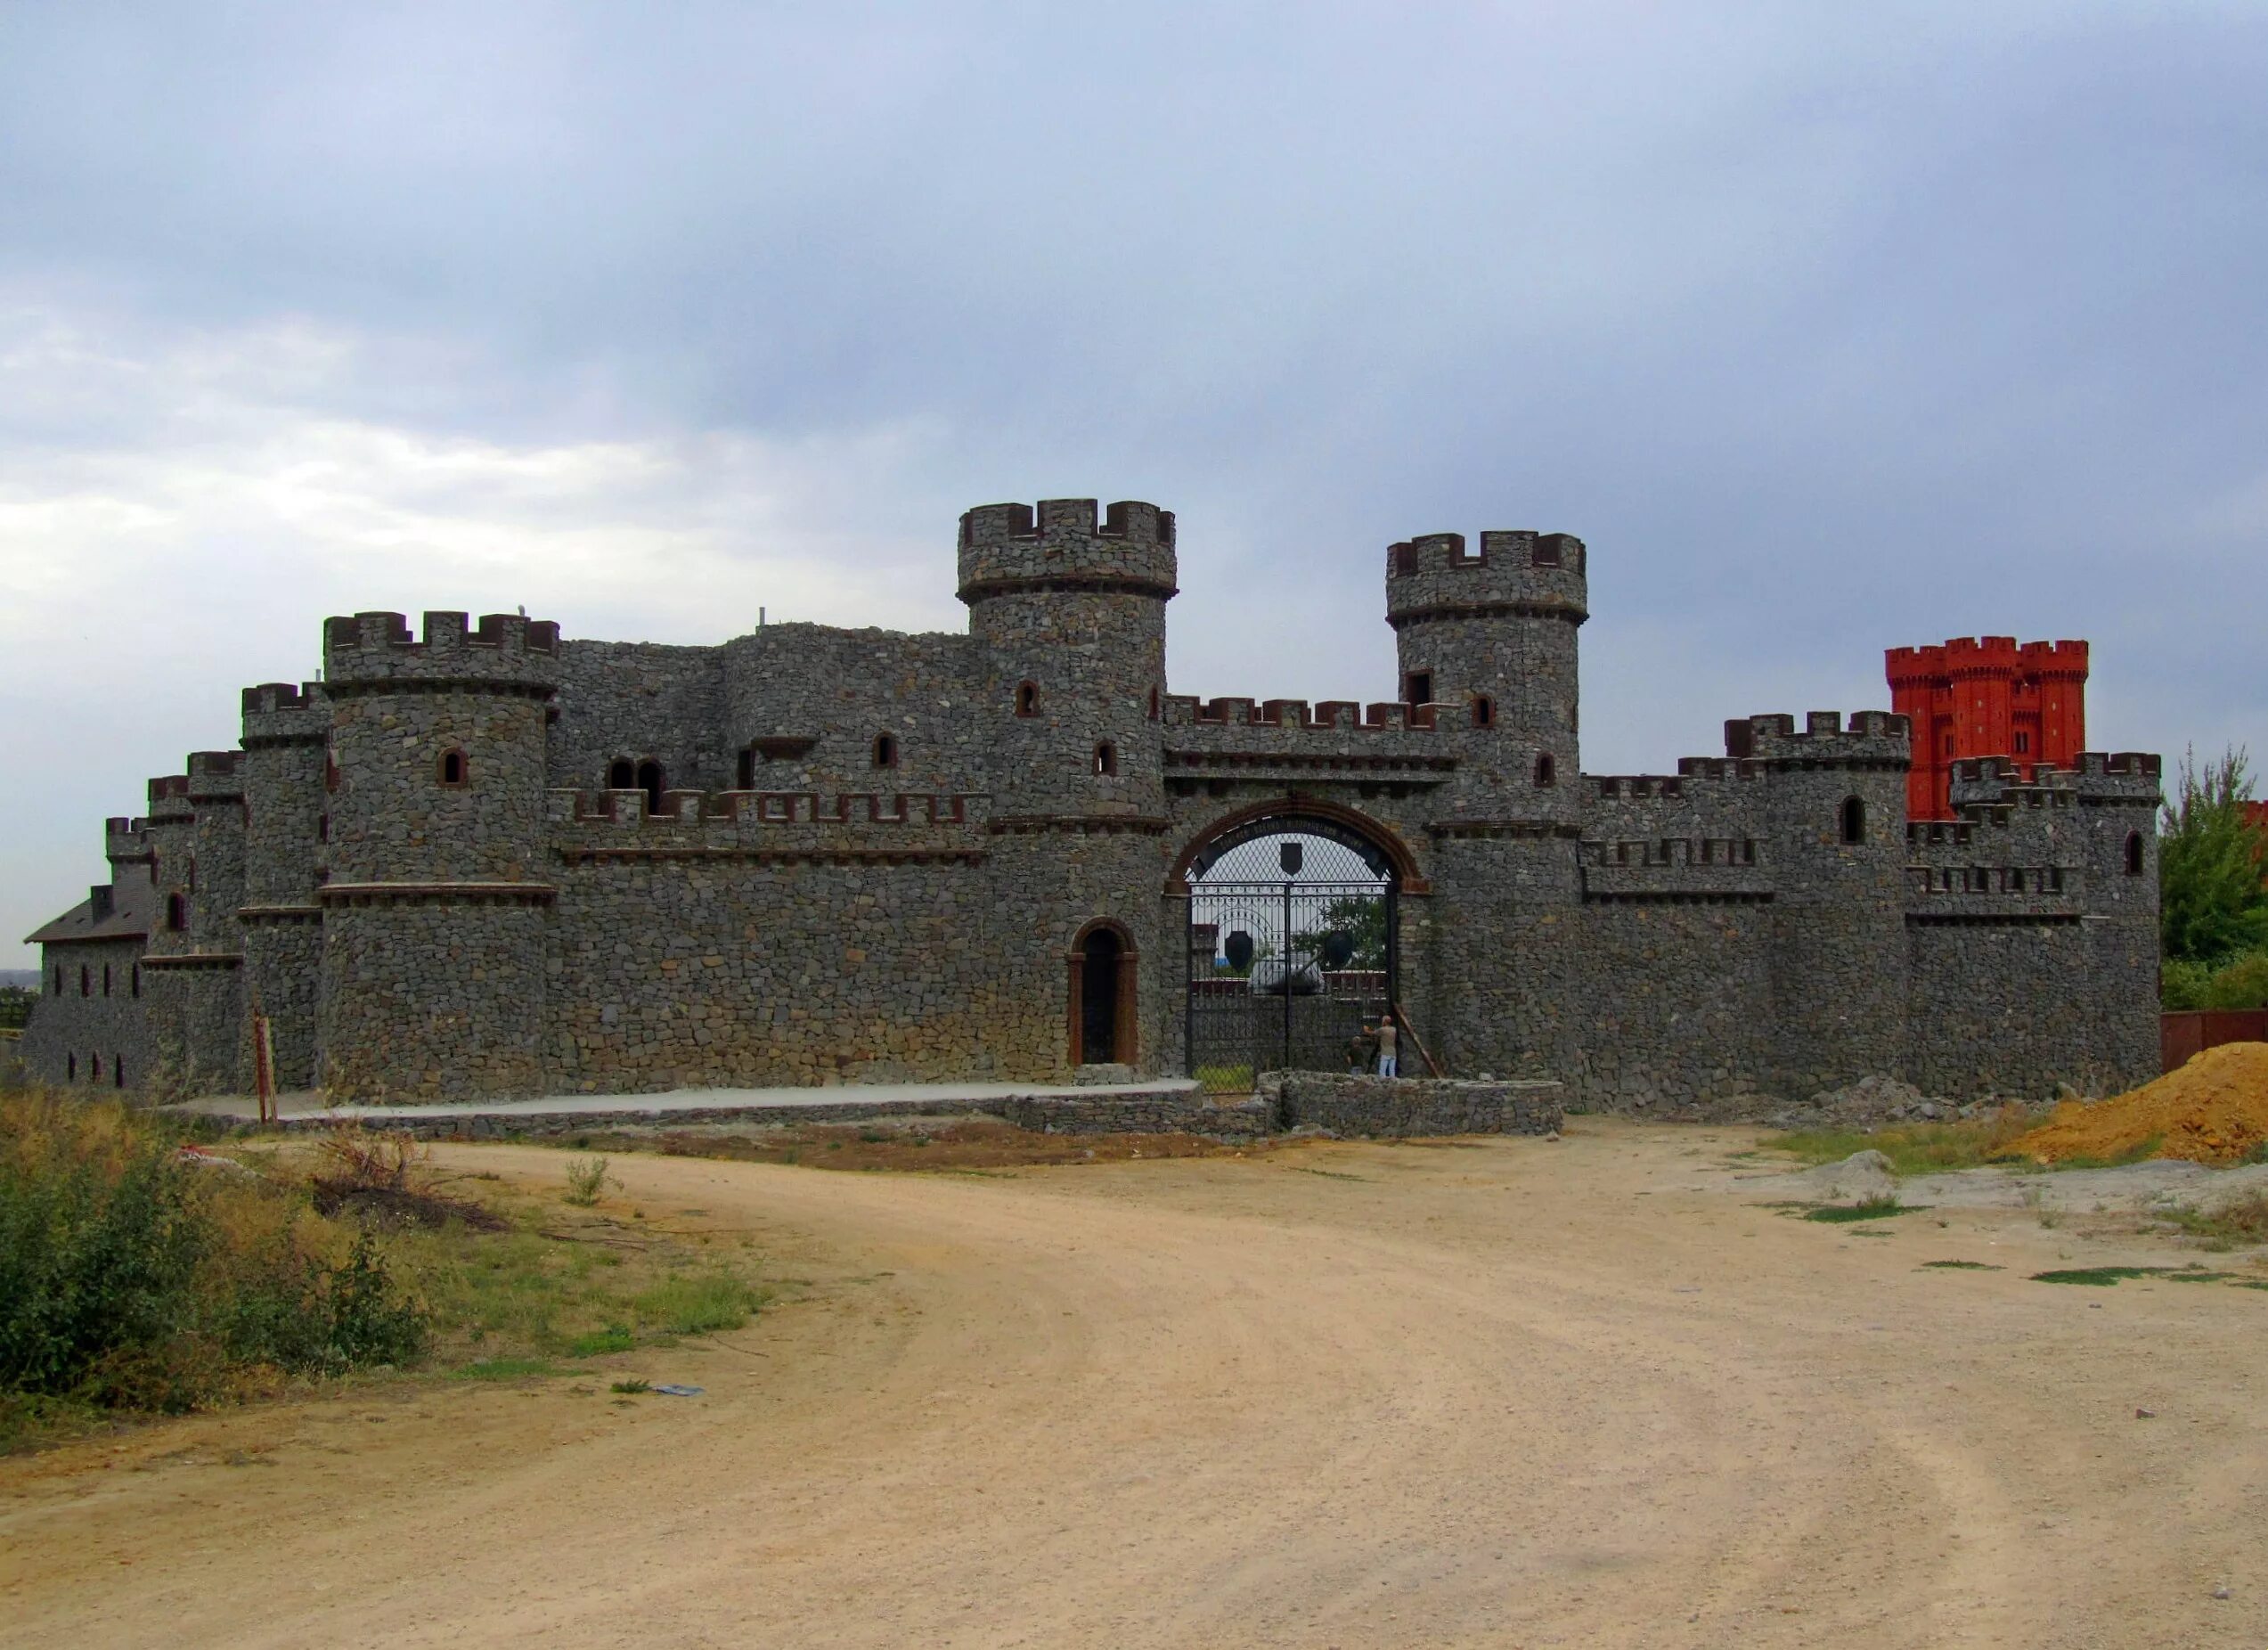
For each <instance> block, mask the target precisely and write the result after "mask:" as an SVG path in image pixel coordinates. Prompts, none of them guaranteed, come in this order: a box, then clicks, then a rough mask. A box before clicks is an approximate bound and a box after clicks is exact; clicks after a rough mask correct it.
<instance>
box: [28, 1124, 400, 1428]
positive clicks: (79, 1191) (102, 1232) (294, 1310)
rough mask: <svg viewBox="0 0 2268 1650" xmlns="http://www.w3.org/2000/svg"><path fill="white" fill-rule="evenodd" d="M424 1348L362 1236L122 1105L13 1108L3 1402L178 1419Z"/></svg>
mask: <svg viewBox="0 0 2268 1650" xmlns="http://www.w3.org/2000/svg"><path fill="white" fill-rule="evenodd" d="M425 1340H426V1318H425V1312H424V1309H423V1306H422V1304H421V1303H419V1302H417V1301H415V1300H412V1299H411V1298H410V1297H409V1296H408V1295H406V1294H405V1293H404V1291H403V1290H402V1289H401V1288H400V1287H399V1286H398V1285H397V1283H396V1280H395V1278H394V1277H393V1275H392V1273H391V1272H390V1271H389V1270H388V1267H387V1265H386V1262H385V1259H384V1257H383V1255H382V1254H380V1253H379V1249H378V1247H377V1245H376V1243H375V1242H374V1240H373V1239H371V1238H370V1236H369V1235H368V1234H366V1233H357V1232H355V1230H353V1229H350V1228H348V1227H346V1226H343V1225H340V1224H338V1223H336V1222H333V1221H328V1220H325V1219H323V1218H322V1216H320V1215H318V1214H317V1213H314V1209H313V1208H312V1207H310V1205H309V1204H308V1200H307V1197H306V1192H305V1191H304V1190H303V1189H300V1188H294V1187H290V1186H284V1185H280V1184H278V1183H276V1182H273V1181H270V1180H265V1179H264V1178H263V1177H262V1176H260V1175H258V1174H256V1173H254V1172H251V1171H249V1170H248V1169H244V1168H242V1167H241V1166H240V1165H238V1164H233V1163H230V1162H227V1161H226V1160H224V1159H205V1160H200V1159H197V1158H195V1157H192V1156H186V1155H184V1153H183V1152H182V1151H181V1149H180V1148H179V1144H178V1136H177V1135H176V1134H175V1132H173V1131H170V1130H169V1129H168V1128H167V1126H166V1125H164V1124H162V1123H157V1122H154V1121H152V1120H151V1119H149V1118H148V1117H147V1116H145V1115H135V1114H133V1113H130V1112H128V1111H127V1110H126V1108H125V1107H122V1106H118V1105H116V1104H105V1103H100V1102H95V1103H89V1102H86V1101H80V1100H72V1099H62V1098H61V1097H58V1096H55V1095H52V1094H46V1093H37V1092H35V1093H29V1094H25V1095H22V1096H18V1097H12V1098H10V1099H5V1100H0V1393H5V1394H10V1395H22V1394H30V1395H34V1396H37V1397H41V1398H62V1399H69V1400H73V1401H83V1402H89V1403H94V1404H99V1405H105V1406H110V1407H118V1408H131V1409H167V1410H178V1409H191V1408H194V1407H196V1406H197V1405H199V1404H201V1403H206V1402H209V1401H216V1400H218V1399H221V1398H224V1397H227V1396H230V1395H232V1394H234V1393H240V1392H243V1391H247V1390H250V1389H252V1388H254V1387H257V1385H261V1384H262V1383H263V1382H264V1381H265V1380H270V1379H273V1376H275V1375H276V1374H278V1373H286V1374H295V1375H330V1374H338V1373H340V1372H342V1371H345V1370H347V1369H351V1368H357V1367H362V1366H367V1365H371V1364H380V1363H400V1362H403V1361H404V1360H408V1359H410V1358H412V1357H414V1356H416V1355H417V1354H418V1353H419V1352H420V1351H421V1350H422V1349H423V1346H424V1344H425Z"/></svg>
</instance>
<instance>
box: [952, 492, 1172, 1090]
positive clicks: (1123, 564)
mask: <svg viewBox="0 0 2268 1650" xmlns="http://www.w3.org/2000/svg"><path fill="white" fill-rule="evenodd" d="M1174 577H1175V568H1174V546H1173V517H1172V515H1171V512H1170V511H1163V510H1160V509H1158V508H1157V507H1156V506H1155V505H1154V504H1144V503H1137V502H1121V503H1116V504H1113V505H1112V506H1110V508H1109V510H1108V511H1105V512H1103V513H1102V515H1101V517H1100V519H1099V520H1098V519H1097V511H1096V504H1095V501H1094V500H1093V499H1043V500H1041V501H1040V505H1039V508H1038V509H1037V510H1036V511H1035V510H1033V509H1032V506H1030V505H1027V504H988V505H983V506H981V507H979V508H978V509H975V510H972V511H969V512H968V513H967V514H966V515H964V516H963V517H962V518H961V526H960V599H961V600H963V601H965V602H967V604H968V612H969V632H970V635H971V637H972V640H973V642H974V645H975V659H974V664H973V673H972V690H973V691H974V693H975V696H976V703H975V707H973V715H974V716H975V718H976V719H977V720H978V721H979V722H980V723H984V724H987V726H988V727H989V728H990V730H991V749H992V752H993V760H994V763H995V764H996V765H995V767H994V769H993V772H992V774H991V794H992V801H991V813H992V818H991V831H992V837H993V850H992V854H991V867H992V874H993V890H994V893H993V905H992V912H993V915H992V921H993V923H994V925H995V928H996V934H997V936H998V954H999V955H1000V956H1001V957H1002V958H1003V960H1005V962H1006V965H1007V967H1006V969H1005V972H1004V975H1003V984H1002V987H1001V993H1002V995H1001V1001H1000V1002H999V1005H998V1007H997V1010H996V1012H995V1014H994V1016H993V1033H994V1035H993V1036H992V1038H991V1041H992V1046H993V1047H994V1050H995V1054H994V1058H995V1060H996V1063H997V1065H998V1067H999V1071H1000V1074H1002V1075H1008V1076H1017V1077H1024V1076H1034V1075H1041V1074H1051V1073H1056V1072H1060V1071H1062V1070H1064V1069H1065V1067H1067V1066H1074V1065H1079V1064H1086V1065H1121V1066H1133V1067H1136V1068H1146V1067H1147V1066H1150V1065H1151V1064H1152V1063H1153V1062H1154V1060H1155V1059H1156V1058H1159V1056H1160V1055H1161V1053H1162V1051H1163V1049H1164V1046H1165V1040H1164V1035H1163V1028H1164V1017H1165V1016H1166V1014H1167V1013H1168V1012H1169V1011H1171V1009H1173V1008H1175V1007H1178V1005H1176V1004H1170V1003H1169V1002H1168V1001H1167V983H1168V981H1169V978H1170V977H1171V973H1172V971H1171V969H1169V968H1168V967H1167V966H1166V964H1167V959H1168V958H1169V956H1170V955H1171V954H1173V953H1174V952H1176V945H1171V944H1167V943H1164V941H1163V937H1162V935H1160V933H1159V921H1160V919H1159V898H1158V887H1159V878H1160V877H1161V875H1162V874H1163V865H1162V863H1161V860H1160V848H1159V838H1160V837H1161V835H1162V834H1163V831H1164V829H1165V772H1164V766H1165V764H1164V741H1163V722H1162V720H1161V712H1162V707H1163V696H1164V692H1165V604H1166V602H1167V601H1168V600H1171V598H1172V596H1173V594H1174ZM1177 943H1178V942H1177Z"/></svg>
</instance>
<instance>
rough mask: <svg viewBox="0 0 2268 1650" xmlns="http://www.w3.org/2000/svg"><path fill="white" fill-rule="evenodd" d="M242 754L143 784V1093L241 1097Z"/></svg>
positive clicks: (200, 755)
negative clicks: (146, 788)
mask: <svg viewBox="0 0 2268 1650" xmlns="http://www.w3.org/2000/svg"><path fill="white" fill-rule="evenodd" d="M241 764H242V756H241V753H240V752H237V751H233V750H200V751H198V752H196V753H194V754H193V755H192V756H191V757H190V758H189V768H188V772H186V773H184V774H182V775H181V776H179V777H177V778H167V779H164V780H151V782H150V828H149V841H150V846H151V855H152V861H151V862H152V864H153V866H154V868H155V874H154V878H153V879H154V881H155V883H156V903H155V909H154V910H153V911H152V913H151V929H150V937H149V941H148V949H147V950H146V951H145V952H144V953H143V958H142V977H143V1001H145V1002H146V1003H147V1004H148V1008H147V1009H146V1013H147V1016H148V1023H149V1027H150V1048H151V1062H152V1064H151V1069H150V1072H149V1076H148V1086H149V1087H150V1088H151V1090H153V1091H155V1092H159V1093H161V1094H162V1093H167V1092H174V1093H183V1094H226V1093H231V1092H241V1090H242V1087H243V1084H244V1082H245V1079H246V1077H247V1076H248V1075H249V1073H248V1071H247V1069H246V1068H245V1066H244V1063H243V1062H244V1056H245V1053H246V1052H247V1050H246V1048H245V1045H244V1041H243V1006H244V982H243V973H242V968H243V961H244V957H243V945H242V941H241V931H240V928H239V927H238V922H237V916H236V912H237V908H238V906H240V905H241V904H242V903H243V894H244V780H243V774H242V772H241Z"/></svg>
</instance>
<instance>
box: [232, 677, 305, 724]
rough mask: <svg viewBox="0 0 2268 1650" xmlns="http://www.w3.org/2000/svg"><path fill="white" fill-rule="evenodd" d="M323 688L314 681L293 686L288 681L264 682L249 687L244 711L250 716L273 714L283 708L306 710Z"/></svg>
mask: <svg viewBox="0 0 2268 1650" xmlns="http://www.w3.org/2000/svg"><path fill="white" fill-rule="evenodd" d="M321 694H322V689H321V688H320V687H318V686H317V685H316V684H315V683H314V682H301V683H300V684H299V685H298V687H293V686H292V685H291V683H290V682H262V683H260V685H259V686H257V687H256V688H247V689H245V690H244V695H243V711H244V714H245V715H248V716H250V715H266V714H272V713H273V712H276V711H283V710H305V709H306V708H307V707H309V706H310V705H312V704H314V702H315V701H316V699H317V698H319V697H320V695H321Z"/></svg>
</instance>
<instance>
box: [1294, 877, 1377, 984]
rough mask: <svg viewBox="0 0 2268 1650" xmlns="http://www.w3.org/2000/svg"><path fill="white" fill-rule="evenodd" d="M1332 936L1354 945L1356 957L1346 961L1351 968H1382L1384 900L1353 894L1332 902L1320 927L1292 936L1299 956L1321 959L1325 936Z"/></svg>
mask: <svg viewBox="0 0 2268 1650" xmlns="http://www.w3.org/2000/svg"><path fill="white" fill-rule="evenodd" d="M1329 934H1343V935H1347V937H1348V938H1350V939H1351V940H1352V941H1353V942H1354V947H1355V949H1354V955H1353V956H1352V957H1351V958H1350V959H1349V960H1348V962H1347V967H1349V968H1384V967H1385V966H1386V902H1385V901H1384V900H1383V899H1379V898H1376V897H1375V896H1373V895H1370V894H1348V895H1347V896H1345V897H1344V898H1342V899H1335V900H1333V901H1332V902H1331V903H1329V904H1327V905H1326V906H1325V907H1324V908H1323V920H1322V922H1321V923H1320V924H1319V925H1318V926H1317V927H1313V928H1309V929H1303V930H1301V932H1300V933H1298V934H1295V935H1293V936H1292V943H1293V947H1294V948H1295V952H1296V954H1298V955H1300V956H1303V957H1319V956H1321V955H1322V954H1323V940H1324V936H1325V935H1329Z"/></svg>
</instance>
